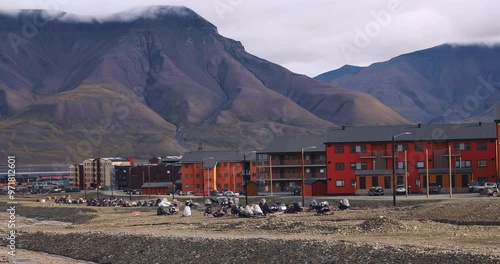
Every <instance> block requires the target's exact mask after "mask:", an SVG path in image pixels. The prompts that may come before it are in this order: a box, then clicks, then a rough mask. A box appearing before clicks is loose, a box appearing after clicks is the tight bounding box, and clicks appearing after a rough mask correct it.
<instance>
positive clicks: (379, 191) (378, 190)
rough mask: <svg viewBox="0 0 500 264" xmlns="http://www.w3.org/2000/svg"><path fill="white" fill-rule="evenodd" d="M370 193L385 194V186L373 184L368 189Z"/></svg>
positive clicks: (374, 194)
mask: <svg viewBox="0 0 500 264" xmlns="http://www.w3.org/2000/svg"><path fill="white" fill-rule="evenodd" d="M368 195H370V196H376V195H384V188H382V186H373V187H371V188H370V190H368Z"/></svg>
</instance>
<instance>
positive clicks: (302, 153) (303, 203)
mask: <svg viewBox="0 0 500 264" xmlns="http://www.w3.org/2000/svg"><path fill="white" fill-rule="evenodd" d="M315 148H316V146H309V147H307V148H302V151H301V164H302V186H301V187H300V188H301V190H300V193H301V194H302V206H305V198H304V186H305V184H304V174H305V173H304V150H307V149H315Z"/></svg>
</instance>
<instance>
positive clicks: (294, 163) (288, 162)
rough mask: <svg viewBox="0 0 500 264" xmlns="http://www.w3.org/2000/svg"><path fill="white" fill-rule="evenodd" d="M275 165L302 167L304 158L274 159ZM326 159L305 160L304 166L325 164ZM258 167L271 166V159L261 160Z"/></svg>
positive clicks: (273, 163) (272, 163) (273, 164)
mask: <svg viewBox="0 0 500 264" xmlns="http://www.w3.org/2000/svg"><path fill="white" fill-rule="evenodd" d="M271 165H272V166H273V167H301V166H302V160H273V161H272V162H271ZM325 165H326V161H325V160H320V159H313V160H304V166H308V167H309V166H325ZM257 167H269V161H259V162H258V163H257Z"/></svg>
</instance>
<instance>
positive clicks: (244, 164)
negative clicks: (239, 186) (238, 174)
mask: <svg viewBox="0 0 500 264" xmlns="http://www.w3.org/2000/svg"><path fill="white" fill-rule="evenodd" d="M255 152H257V151H255V150H252V151H250V152H247V153H245V154H243V179H244V180H245V204H246V205H248V180H249V179H248V178H247V168H246V166H247V154H250V153H255Z"/></svg>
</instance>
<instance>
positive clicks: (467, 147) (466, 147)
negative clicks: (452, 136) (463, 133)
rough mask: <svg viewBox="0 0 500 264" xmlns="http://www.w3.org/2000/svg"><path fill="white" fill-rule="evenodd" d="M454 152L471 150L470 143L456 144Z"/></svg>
mask: <svg viewBox="0 0 500 264" xmlns="http://www.w3.org/2000/svg"><path fill="white" fill-rule="evenodd" d="M453 149H454V150H470V143H455V144H453Z"/></svg>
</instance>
